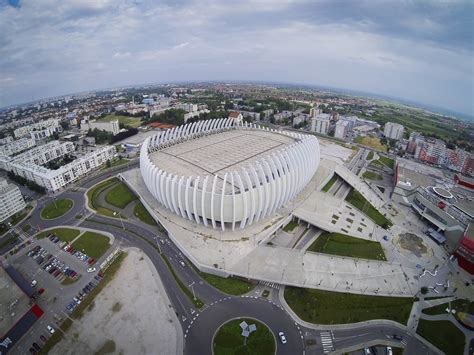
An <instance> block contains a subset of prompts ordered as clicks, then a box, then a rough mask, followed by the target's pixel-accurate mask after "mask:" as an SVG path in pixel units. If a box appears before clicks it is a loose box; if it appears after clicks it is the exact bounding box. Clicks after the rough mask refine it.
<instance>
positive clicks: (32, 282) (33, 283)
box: [30, 280, 38, 287]
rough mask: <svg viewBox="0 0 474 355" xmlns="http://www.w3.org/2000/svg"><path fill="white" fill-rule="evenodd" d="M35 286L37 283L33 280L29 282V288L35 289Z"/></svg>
mask: <svg viewBox="0 0 474 355" xmlns="http://www.w3.org/2000/svg"><path fill="white" fill-rule="evenodd" d="M37 284H38V281H36V280H33V281H31V284H30V286H31V287H35V286H36V285H37Z"/></svg>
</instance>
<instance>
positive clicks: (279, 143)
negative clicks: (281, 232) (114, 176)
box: [140, 118, 320, 231]
mask: <svg viewBox="0 0 474 355" xmlns="http://www.w3.org/2000/svg"><path fill="white" fill-rule="evenodd" d="M319 160H320V152H319V143H318V140H317V138H316V137H314V136H311V135H304V134H299V133H296V132H295V133H294V132H280V131H275V130H270V129H268V128H263V127H261V126H258V125H255V124H248V123H240V122H237V121H235V120H234V119H233V118H227V119H225V118H223V119H214V120H206V121H198V122H194V123H189V124H185V125H182V126H179V127H175V128H173V129H169V130H166V131H161V132H159V133H157V134H156V135H153V136H150V137H148V138H147V139H146V140H145V142H144V143H143V145H142V147H141V152H140V170H141V174H142V177H143V180H144V181H145V184H146V186H147V188H148V190H149V191H150V193H151V194H152V195H153V196H154V197H155V198H156V199H157V200H158V201H159V203H160V204H161V205H163V206H164V207H166V208H167V209H169V210H171V211H172V212H174V213H176V214H177V215H179V216H181V217H183V218H186V219H189V220H190V221H192V222H195V223H198V224H203V225H205V226H207V227H210V228H214V229H222V230H223V231H225V230H228V229H230V230H235V229H236V228H240V229H242V228H245V226H247V225H251V224H252V223H256V222H257V221H259V220H261V219H263V218H265V217H267V216H270V215H272V214H273V213H274V212H275V211H276V210H278V209H279V208H280V207H281V206H283V205H284V204H285V203H287V202H288V201H289V200H291V199H292V198H294V197H295V196H296V195H297V194H298V193H299V192H300V191H301V190H302V189H303V188H304V187H305V186H306V184H307V183H308V182H309V181H310V180H311V178H312V177H313V175H314V173H315V172H316V169H317V168H318V165H319Z"/></svg>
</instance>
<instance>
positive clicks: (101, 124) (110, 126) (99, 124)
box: [81, 120, 120, 136]
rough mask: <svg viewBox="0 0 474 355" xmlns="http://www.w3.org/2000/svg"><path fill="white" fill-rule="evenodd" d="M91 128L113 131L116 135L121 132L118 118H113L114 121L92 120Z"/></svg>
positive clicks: (90, 122)
mask: <svg viewBox="0 0 474 355" xmlns="http://www.w3.org/2000/svg"><path fill="white" fill-rule="evenodd" d="M88 125H89V128H90V129H96V128H97V129H98V130H101V131H106V132H110V133H112V134H113V135H114V136H115V135H117V134H119V132H120V125H119V121H118V120H112V121H108V122H106V121H97V120H91V121H89V123H88ZM81 129H82V123H81Z"/></svg>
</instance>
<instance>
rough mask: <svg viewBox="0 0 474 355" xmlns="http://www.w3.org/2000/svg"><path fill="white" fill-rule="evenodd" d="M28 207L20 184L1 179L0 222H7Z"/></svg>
mask: <svg viewBox="0 0 474 355" xmlns="http://www.w3.org/2000/svg"><path fill="white" fill-rule="evenodd" d="M25 207H26V203H25V200H23V196H22V195H21V192H20V189H19V188H18V186H16V185H13V184H9V183H8V182H7V181H6V180H5V179H0V222H2V223H3V222H5V221H6V220H7V219H8V218H10V217H11V216H13V215H14V214H15V213H18V212H20V211H21V210H23V209H24V208H25Z"/></svg>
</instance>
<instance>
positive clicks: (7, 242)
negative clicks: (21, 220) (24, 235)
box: [0, 233, 18, 249]
mask: <svg viewBox="0 0 474 355" xmlns="http://www.w3.org/2000/svg"><path fill="white" fill-rule="evenodd" d="M17 238H18V235H17V234H15V233H13V235H11V236H9V237H8V238H6V239H4V240H3V241H2V242H0V249H2V248H5V247H6V246H7V245H10V244H11V243H13V242H14V241H15V240H16V239H17Z"/></svg>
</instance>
